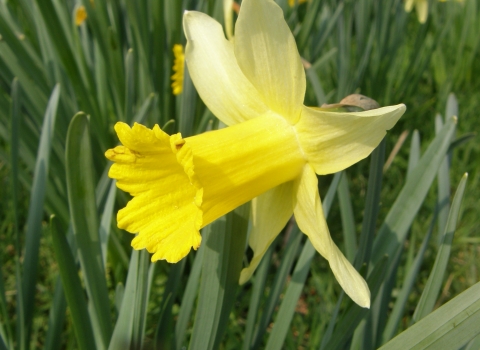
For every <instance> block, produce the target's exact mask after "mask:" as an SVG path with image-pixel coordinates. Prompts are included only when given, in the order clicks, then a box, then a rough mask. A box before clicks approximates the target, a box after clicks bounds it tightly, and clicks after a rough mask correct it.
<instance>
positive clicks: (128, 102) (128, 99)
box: [121, 49, 135, 123]
mask: <svg viewBox="0 0 480 350" xmlns="http://www.w3.org/2000/svg"><path fill="white" fill-rule="evenodd" d="M134 65H135V62H134V57H133V50H132V49H129V50H128V52H127V57H126V59H125V73H126V74H125V75H126V81H125V112H124V118H125V119H124V120H121V121H123V122H128V123H129V122H130V121H132V120H133V101H134V98H135V71H134V70H135V66H134Z"/></svg>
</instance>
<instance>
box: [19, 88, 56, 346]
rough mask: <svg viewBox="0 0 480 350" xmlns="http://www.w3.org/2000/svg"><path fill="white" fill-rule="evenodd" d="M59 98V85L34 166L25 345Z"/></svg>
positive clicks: (26, 269)
mask: <svg viewBox="0 0 480 350" xmlns="http://www.w3.org/2000/svg"><path fill="white" fill-rule="evenodd" d="M59 97H60V85H57V86H55V88H54V89H53V92H52V95H51V97H50V101H49V102H48V106H47V110H46V112H45V119H44V121H43V127H42V134H41V137H40V145H39V147H38V153H37V159H36V163H35V173H34V176H33V185H32V192H31V199H30V205H29V208H28V218H27V233H26V243H25V259H24V263H23V298H24V307H25V323H26V331H25V334H24V338H23V339H22V340H21V341H22V342H26V341H28V339H29V335H28V334H29V333H30V327H31V322H32V319H33V317H32V316H33V309H34V297H35V294H36V293H35V284H36V281H37V270H38V254H39V249H40V235H41V233H42V232H41V228H42V224H41V222H42V217H43V213H44V208H43V204H44V200H45V189H46V184H47V177H48V168H49V161H50V150H51V148H52V139H53V130H54V127H55V120H56V116H57V106H58V99H59Z"/></svg>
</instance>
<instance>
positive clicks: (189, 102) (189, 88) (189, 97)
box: [178, 64, 197, 137]
mask: <svg viewBox="0 0 480 350" xmlns="http://www.w3.org/2000/svg"><path fill="white" fill-rule="evenodd" d="M180 99H181V107H180V116H179V119H178V131H179V132H181V133H182V136H183V137H188V136H192V134H193V124H194V122H195V106H196V101H197V90H195V87H194V86H193V82H192V79H191V78H190V74H189V73H188V67H187V65H186V64H185V67H184V72H183V91H182V94H181V95H180Z"/></svg>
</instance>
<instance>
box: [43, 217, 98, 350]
mask: <svg viewBox="0 0 480 350" xmlns="http://www.w3.org/2000/svg"><path fill="white" fill-rule="evenodd" d="M57 225H58V223H57V222H56V219H55V218H52V219H51V220H50V228H51V230H52V243H53V249H54V252H55V256H56V258H57V262H58V267H59V270H60V276H61V279H62V285H63V289H64V291H65V297H66V299H67V302H68V306H69V308H70V314H71V316H72V323H73V329H74V331H75V335H76V338H77V345H78V348H79V349H85V350H90V349H95V340H94V336H93V330H92V324H91V322H90V317H89V315H88V307H87V301H86V300H85V294H84V292H83V288H82V284H81V283H80V278H79V276H78V271H77V267H76V264H75V259H74V258H73V255H72V253H71V250H70V246H69V244H68V242H67V239H66V238H65V235H64V234H63V233H61V230H59V228H58V227H57Z"/></svg>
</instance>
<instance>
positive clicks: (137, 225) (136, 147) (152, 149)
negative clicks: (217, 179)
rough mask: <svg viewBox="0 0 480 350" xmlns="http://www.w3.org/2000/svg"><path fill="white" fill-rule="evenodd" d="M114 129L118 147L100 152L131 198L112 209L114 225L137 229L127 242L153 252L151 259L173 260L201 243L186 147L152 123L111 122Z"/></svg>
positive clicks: (198, 199)
mask: <svg viewBox="0 0 480 350" xmlns="http://www.w3.org/2000/svg"><path fill="white" fill-rule="evenodd" d="M115 130H116V131H117V134H118V137H119V138H120V141H121V142H122V144H123V146H118V147H115V148H114V149H111V150H108V151H107V152H106V153H105V155H106V157H107V158H108V159H110V160H112V161H114V162H115V164H113V165H112V167H111V168H110V171H109V174H108V175H109V176H110V177H111V178H114V179H117V186H118V187H119V188H120V189H122V190H124V191H126V192H129V193H130V194H131V195H132V196H133V197H134V198H133V199H132V200H131V201H130V202H128V204H127V206H126V207H125V208H123V209H122V210H120V211H119V212H118V215H117V221H118V227H119V228H123V229H125V230H127V231H129V232H132V233H138V235H137V236H136V237H135V238H134V239H133V241H132V246H133V247H134V248H135V249H143V248H146V249H147V250H148V251H149V252H151V253H155V254H154V255H153V256H152V261H155V260H167V261H168V262H177V261H179V260H180V259H182V258H183V257H184V256H185V255H187V254H188V252H189V251H190V249H191V248H193V249H197V248H198V247H199V245H200V242H201V236H200V233H199V229H200V227H201V226H202V210H201V209H200V205H201V203H202V193H203V189H202V188H201V186H200V184H199V183H198V181H197V179H196V178H195V175H194V173H193V163H192V154H191V150H190V149H189V147H188V146H186V145H184V141H183V140H182V138H181V137H180V135H179V134H177V135H173V136H171V137H170V136H168V135H167V134H165V133H164V132H163V131H162V130H160V128H159V127H158V126H156V127H155V128H154V129H153V130H150V129H147V128H146V127H144V126H143V125H139V124H135V125H134V126H133V128H131V129H130V127H129V126H128V125H127V124H124V123H117V124H116V125H115ZM159 160H160V161H161V163H160V164H159ZM173 188H175V189H176V190H175V191H172V189H173Z"/></svg>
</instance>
